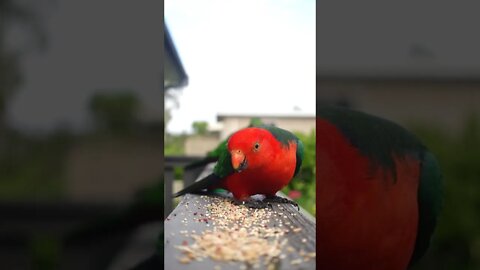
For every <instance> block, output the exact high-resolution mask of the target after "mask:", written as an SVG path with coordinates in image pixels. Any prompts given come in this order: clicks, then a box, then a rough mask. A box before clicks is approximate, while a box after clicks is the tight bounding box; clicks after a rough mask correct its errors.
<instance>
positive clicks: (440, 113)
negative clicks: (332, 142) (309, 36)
mask: <svg viewBox="0 0 480 270" xmlns="http://www.w3.org/2000/svg"><path fill="white" fill-rule="evenodd" d="M479 7H480V6H479V5H478V3H473V2H453V1H449V2H441V3H439V2H437V1H421V2H418V1H415V2H405V1H393V2H392V1H390V2H388V3H387V2H385V1H372V0H368V1H331V0H325V1H320V2H319V4H318V5H317V13H316V16H317V50H316V53H317V63H316V78H317V96H316V98H317V106H321V105H326V104H335V105H340V106H346V107H350V108H354V109H358V110H362V111H365V112H368V113H372V114H374V115H377V116H381V117H384V118H387V119H390V120H393V121H395V122H398V123H400V124H402V125H403V126H405V127H406V128H408V129H409V130H411V131H413V133H415V134H416V135H418V137H420V139H422V140H423V142H424V143H425V145H426V146H427V147H428V148H430V149H431V151H432V152H433V153H434V154H435V155H436V156H437V158H438V160H439V163H440V165H441V168H442V171H443V174H444V182H445V185H444V194H445V202H444V205H445V206H444V209H443V213H442V215H441V216H440V219H439V223H438V227H437V230H436V233H435V235H434V238H433V241H432V244H431V248H430V249H429V251H428V253H427V255H426V256H425V257H424V259H422V261H421V262H420V264H419V265H417V266H416V267H415V269H480V181H479V180H480V166H479V165H480V163H479V160H480V122H479V121H480V119H479V113H480V53H479V52H478V48H480V39H479V38H478V35H477V34H475V33H476V32H477V26H478V25H479V24H480V21H479V20H480V19H479V17H478V15H477V12H476V11H478V10H479Z"/></svg>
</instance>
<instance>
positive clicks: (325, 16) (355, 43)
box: [316, 0, 480, 78]
mask: <svg viewBox="0 0 480 270" xmlns="http://www.w3.org/2000/svg"><path fill="white" fill-rule="evenodd" d="M479 6H480V5H479V4H478V3H477V2H475V1H472V2H461V3H460V2H455V1H448V2H439V1H434V0H426V1H394V2H391V1H389V2H385V1H373V0H366V1H335V0H325V1H321V2H319V3H318V4H317V50H316V52H317V53H316V54H317V61H316V62H317V65H316V70H317V76H320V77H326V78H329V77H363V78H364V77H370V78H381V77H385V78H399V77H403V78H405V77H407V78H424V77H427V78H480V54H479V53H478V48H480V39H478V38H477V36H478V35H477V34H476V33H477V32H478V25H480V17H479V16H478V8H479Z"/></svg>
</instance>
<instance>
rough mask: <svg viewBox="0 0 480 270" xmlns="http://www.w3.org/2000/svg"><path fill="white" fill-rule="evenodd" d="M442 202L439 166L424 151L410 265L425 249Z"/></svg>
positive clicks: (433, 158) (428, 243) (431, 156)
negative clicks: (415, 235) (415, 238)
mask: <svg viewBox="0 0 480 270" xmlns="http://www.w3.org/2000/svg"><path fill="white" fill-rule="evenodd" d="M442 204H443V201H442V175H441V173H440V168H439V166H438V163H437V161H436V159H435V157H434V156H433V154H432V153H430V152H425V154H424V156H423V159H422V168H421V175H420V183H419V188H418V233H417V240H416V242H415V249H414V251H413V255H412V258H411V260H410V265H412V264H414V263H415V262H417V261H418V260H419V259H420V258H421V257H422V256H423V255H424V254H425V252H426V251H427V249H428V246H429V245H430V239H431V237H432V234H433V231H434V229H435V226H436V224H437V218H438V216H439V214H440V210H441V208H442Z"/></svg>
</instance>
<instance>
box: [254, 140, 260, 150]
mask: <svg viewBox="0 0 480 270" xmlns="http://www.w3.org/2000/svg"><path fill="white" fill-rule="evenodd" d="M259 149H260V143H258V142H257V143H255V144H254V145H253V151H255V152H257V151H258V150H259Z"/></svg>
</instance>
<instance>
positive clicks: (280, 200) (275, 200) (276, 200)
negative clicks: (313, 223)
mask: <svg viewBox="0 0 480 270" xmlns="http://www.w3.org/2000/svg"><path fill="white" fill-rule="evenodd" d="M263 201H264V202H266V203H268V204H270V203H289V204H291V205H293V206H295V207H296V208H297V210H298V211H300V206H298V203H296V202H294V201H292V200H290V199H287V198H284V197H279V196H273V197H266V198H265V199H264V200H263Z"/></svg>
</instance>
